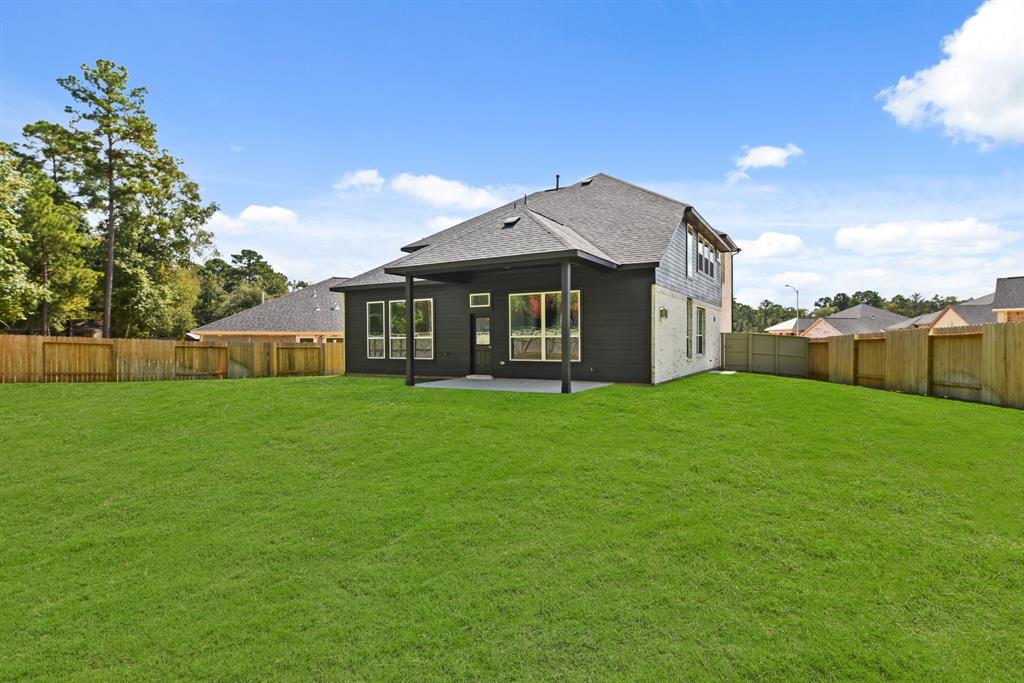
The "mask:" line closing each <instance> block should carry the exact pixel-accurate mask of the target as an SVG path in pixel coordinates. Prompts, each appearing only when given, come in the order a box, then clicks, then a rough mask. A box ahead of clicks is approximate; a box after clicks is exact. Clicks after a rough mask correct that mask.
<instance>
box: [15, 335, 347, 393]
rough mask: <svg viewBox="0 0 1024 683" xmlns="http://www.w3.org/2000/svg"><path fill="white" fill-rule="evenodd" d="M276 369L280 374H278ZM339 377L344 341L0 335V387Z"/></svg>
mask: <svg viewBox="0 0 1024 683" xmlns="http://www.w3.org/2000/svg"><path fill="white" fill-rule="evenodd" d="M279 370H280V371H279ZM278 374H281V375H343V374H345V344H344V342H337V343H330V344H326V343H325V344H285V345H280V344H276V343H274V342H256V343H248V342H244V343H243V342H230V343H227V344H223V343H221V344H216V343H215V344H210V343H205V344H201V343H191V342H187V343H182V342H176V341H173V340H166V339H93V338H86V337H43V336H28V335H14V334H0V383H10V382H95V381H105V382H106V381H117V382H135V381H147V380H150V381H151V380H173V379H213V378H218V379H219V378H226V377H232V378H234V377H274V376H276V375H278Z"/></svg>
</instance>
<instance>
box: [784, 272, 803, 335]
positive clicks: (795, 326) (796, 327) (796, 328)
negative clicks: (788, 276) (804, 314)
mask: <svg viewBox="0 0 1024 683" xmlns="http://www.w3.org/2000/svg"><path fill="white" fill-rule="evenodd" d="M786 287H789V288H790V289H792V290H793V291H794V292H796V320H795V321H794V322H793V336H794V337H799V336H800V290H799V289H797V288H796V287H794V286H793V285H786Z"/></svg>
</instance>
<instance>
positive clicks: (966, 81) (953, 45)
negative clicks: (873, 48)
mask: <svg viewBox="0 0 1024 683" xmlns="http://www.w3.org/2000/svg"><path fill="white" fill-rule="evenodd" d="M1022 27H1024V2H1021V1H1020V0H989V1H988V2H986V3H984V4H983V5H982V6H981V7H979V8H978V11H977V12H976V13H975V14H974V16H972V17H971V18H970V19H968V20H967V21H966V22H964V24H963V26H961V27H960V28H959V29H958V30H957V31H956V32H955V33H953V34H952V35H949V36H946V37H945V38H944V39H943V41H942V49H943V51H944V52H945V53H946V55H947V57H946V58H945V59H943V60H942V61H940V62H939V63H938V64H936V65H934V66H932V67H929V68H927V69H922V70H921V71H918V72H917V73H915V74H914V75H913V76H911V77H910V78H907V77H901V78H900V80H899V82H898V83H897V84H896V85H894V86H891V87H889V88H886V89H885V90H883V91H882V92H880V93H879V94H878V97H879V98H880V99H882V100H884V101H885V106H884V107H883V108H884V109H885V111H887V112H889V113H890V114H892V115H893V117H894V118H895V119H896V120H897V121H898V122H899V123H900V124H902V125H904V126H922V125H928V124H941V125H942V126H943V128H944V129H945V133H946V135H948V136H950V137H952V138H954V139H963V140H968V141H971V142H976V143H978V144H979V146H981V147H983V148H984V147H988V146H990V145H993V144H995V143H999V142H1017V143H1020V142H1024V39H1022V35H1021V28H1022Z"/></svg>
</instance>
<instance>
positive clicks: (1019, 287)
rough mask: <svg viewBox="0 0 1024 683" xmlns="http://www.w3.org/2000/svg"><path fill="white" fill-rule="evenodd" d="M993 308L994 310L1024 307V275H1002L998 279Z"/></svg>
mask: <svg viewBox="0 0 1024 683" xmlns="http://www.w3.org/2000/svg"><path fill="white" fill-rule="evenodd" d="M992 308H993V309H994V310H1000V309H1013V308H1024V275H1018V276H1017V277H1001V278H999V279H998V280H996V291H995V293H994V294H993V297H992Z"/></svg>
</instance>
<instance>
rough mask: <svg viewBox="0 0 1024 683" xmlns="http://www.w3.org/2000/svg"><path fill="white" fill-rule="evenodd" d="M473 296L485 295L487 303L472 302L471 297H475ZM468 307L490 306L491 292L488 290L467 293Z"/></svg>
mask: <svg viewBox="0 0 1024 683" xmlns="http://www.w3.org/2000/svg"><path fill="white" fill-rule="evenodd" d="M475 296H485V297H487V303H485V304H475V303H473V297H475ZM469 307H470V308H490V307H491V293H490V292H473V293H472V294H470V295H469Z"/></svg>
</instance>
